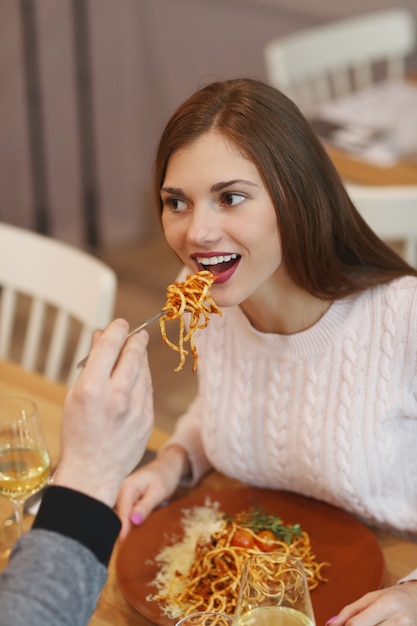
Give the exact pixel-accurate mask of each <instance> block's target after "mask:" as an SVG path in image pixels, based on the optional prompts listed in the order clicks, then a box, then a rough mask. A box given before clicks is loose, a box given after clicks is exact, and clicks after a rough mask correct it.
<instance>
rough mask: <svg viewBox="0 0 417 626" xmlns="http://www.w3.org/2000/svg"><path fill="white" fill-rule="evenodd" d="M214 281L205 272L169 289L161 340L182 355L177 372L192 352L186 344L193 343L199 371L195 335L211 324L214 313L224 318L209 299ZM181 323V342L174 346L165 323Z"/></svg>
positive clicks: (161, 323) (194, 366) (174, 284)
mask: <svg viewBox="0 0 417 626" xmlns="http://www.w3.org/2000/svg"><path fill="white" fill-rule="evenodd" d="M213 282H214V275H213V274H212V273H211V272H209V271H207V270H202V271H201V272H198V273H197V274H193V275H192V276H187V277H186V280H185V282H178V281H177V282H174V283H172V285H169V286H168V288H167V301H166V304H165V306H164V307H163V308H162V310H163V311H166V313H165V314H164V315H162V317H161V318H160V320H159V324H160V328H161V335H162V341H163V342H164V343H166V344H167V345H168V346H169V347H170V348H172V349H173V350H176V351H177V352H179V353H180V362H179V364H178V366H177V367H176V368H175V370H174V371H175V372H178V371H179V370H181V369H182V367H183V365H184V363H185V357H186V356H187V355H188V354H189V351H188V350H186V349H185V347H184V344H186V343H187V342H190V349H191V353H192V355H193V358H194V362H193V372H195V370H196V369H197V361H198V354H197V348H196V346H195V342H194V333H195V331H196V330H197V329H198V328H206V326H207V325H208V323H209V316H210V315H211V314H212V313H215V314H217V315H221V314H222V313H221V311H220V309H219V308H218V307H217V305H216V304H215V302H214V301H213V299H212V297H211V296H210V288H211V285H212V284H213ZM184 313H189V314H190V321H189V326H188V331H187V332H186V329H185V323H184V317H183V316H184ZM175 319H178V320H179V338H178V343H177V344H176V343H173V342H172V341H171V340H170V339H168V337H167V332H166V326H165V324H166V321H167V320H170V321H172V320H175Z"/></svg>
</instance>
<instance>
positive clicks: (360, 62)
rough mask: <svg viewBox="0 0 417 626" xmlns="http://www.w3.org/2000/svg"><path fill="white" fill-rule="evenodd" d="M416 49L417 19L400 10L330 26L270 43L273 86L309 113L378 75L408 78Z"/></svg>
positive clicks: (268, 60)
mask: <svg viewBox="0 0 417 626" xmlns="http://www.w3.org/2000/svg"><path fill="white" fill-rule="evenodd" d="M415 48H416V25H415V17H414V15H413V14H412V13H411V12H409V11H408V10H407V9H403V8H396V9H388V10H384V11H379V12H376V13H371V14H366V15H360V16H356V17H353V18H348V19H344V20H339V21H335V22H331V23H328V24H325V25H321V26H316V27H312V28H309V29H307V30H303V31H298V32H296V33H294V34H293V35H289V36H286V37H281V38H277V39H274V40H272V41H270V42H268V43H267V45H266V47H265V50H264V56H265V63H266V72H267V78H268V81H269V82H270V84H272V85H273V86H275V87H277V88H278V89H280V90H281V91H283V92H284V93H285V94H286V95H288V96H289V97H290V98H292V99H293V100H294V101H295V102H296V103H297V104H298V106H299V107H300V108H301V110H302V111H303V113H304V114H306V115H308V114H310V113H311V112H312V111H313V110H314V108H315V106H317V105H318V104H320V103H322V102H325V101H327V100H329V99H333V98H337V97H340V96H343V95H346V94H347V93H349V92H351V91H353V90H355V89H362V88H364V87H366V86H368V85H369V84H371V83H372V82H374V81H375V78H376V77H378V71H379V73H380V74H381V72H382V73H383V77H384V78H399V77H402V76H404V73H405V62H406V59H407V57H409V56H410V55H411V54H412V53H413V51H414V50H415Z"/></svg>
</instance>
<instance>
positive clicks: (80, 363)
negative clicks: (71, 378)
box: [77, 311, 166, 369]
mask: <svg viewBox="0 0 417 626" xmlns="http://www.w3.org/2000/svg"><path fill="white" fill-rule="evenodd" d="M163 315H166V311H159V313H157V314H156V315H154V316H153V317H150V318H149V319H148V320H146V322H143V323H142V324H141V325H140V326H138V327H137V328H134V329H133V330H131V331H130V333H129V334H128V335H127V336H126V341H127V340H128V339H129V337H132V335H136V333H138V332H139V331H140V330H143V329H144V328H146V327H147V326H149V324H152V322H156V320H159V318H160V317H162V316H163ZM89 356H90V355H89V354H87V356H85V357H84V358H83V359H81V361H80V362H79V363H77V367H78V368H80V369H81V368H82V367H84V365H85V364H86V363H87V359H88V357H89Z"/></svg>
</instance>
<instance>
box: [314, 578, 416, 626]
mask: <svg viewBox="0 0 417 626" xmlns="http://www.w3.org/2000/svg"><path fill="white" fill-rule="evenodd" d="M376 624H378V625H379V624H381V625H383V626H399V624H401V625H402V626H415V625H416V624H417V580H411V581H408V582H405V583H403V584H400V585H394V586H392V587H387V588H386V589H381V590H379V591H372V592H371V593H367V594H366V595H364V596H363V597H362V598H361V599H360V600H357V601H356V602H353V603H352V604H349V605H348V606H346V607H345V608H344V609H343V610H342V611H340V613H339V615H337V616H334V617H331V618H330V619H329V620H328V621H327V622H326V626H376Z"/></svg>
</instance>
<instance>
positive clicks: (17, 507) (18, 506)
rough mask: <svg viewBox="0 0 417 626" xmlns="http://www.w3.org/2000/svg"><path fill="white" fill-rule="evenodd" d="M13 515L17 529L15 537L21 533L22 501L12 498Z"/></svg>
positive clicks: (18, 536)
mask: <svg viewBox="0 0 417 626" xmlns="http://www.w3.org/2000/svg"><path fill="white" fill-rule="evenodd" d="M13 506H14V517H15V522H16V529H17V539H19V538H20V537H21V536H22V535H23V502H18V501H17V500H13Z"/></svg>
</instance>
